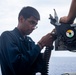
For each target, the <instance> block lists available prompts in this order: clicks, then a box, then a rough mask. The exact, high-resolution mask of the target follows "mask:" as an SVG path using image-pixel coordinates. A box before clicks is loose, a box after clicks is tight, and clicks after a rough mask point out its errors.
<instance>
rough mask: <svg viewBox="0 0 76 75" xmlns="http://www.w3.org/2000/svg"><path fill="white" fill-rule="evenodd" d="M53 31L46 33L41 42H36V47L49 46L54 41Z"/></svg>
mask: <svg viewBox="0 0 76 75" xmlns="http://www.w3.org/2000/svg"><path fill="white" fill-rule="evenodd" d="M52 33H54V30H53V31H52V32H51V33H48V34H47V35H45V36H43V37H42V38H41V40H40V41H39V42H38V45H39V46H40V47H41V48H43V47H44V46H51V45H52V44H53V41H54V37H53V34H52Z"/></svg>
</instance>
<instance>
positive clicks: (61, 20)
mask: <svg viewBox="0 0 76 75" xmlns="http://www.w3.org/2000/svg"><path fill="white" fill-rule="evenodd" d="M59 22H60V23H66V24H72V23H73V20H70V19H69V18H68V16H64V17H61V18H60V21H59Z"/></svg>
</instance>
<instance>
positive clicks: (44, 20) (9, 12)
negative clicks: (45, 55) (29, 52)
mask: <svg viewBox="0 0 76 75" xmlns="http://www.w3.org/2000/svg"><path fill="white" fill-rule="evenodd" d="M71 1H72V0H0V35H1V33H2V32H4V31H6V30H12V29H14V28H15V27H16V26H17V24H18V13H19V12H20V10H21V9H22V7H24V6H32V7H34V8H36V9H37V10H38V11H39V13H40V17H41V20H40V21H39V23H38V28H37V29H36V30H34V32H33V33H32V34H31V35H30V36H31V37H32V39H33V40H34V41H35V42H36V43H37V42H38V41H39V40H40V39H41V37H42V36H44V35H46V34H47V33H49V32H51V31H52V30H53V29H54V26H53V25H51V24H50V20H49V15H50V14H52V15H53V16H54V11H53V9H55V10H56V12H57V14H58V16H59V18H60V17H62V16H66V15H67V14H68V12H69V8H70V5H71ZM52 56H68V57H69V56H76V53H73V52H69V51H55V50H53V51H52Z"/></svg>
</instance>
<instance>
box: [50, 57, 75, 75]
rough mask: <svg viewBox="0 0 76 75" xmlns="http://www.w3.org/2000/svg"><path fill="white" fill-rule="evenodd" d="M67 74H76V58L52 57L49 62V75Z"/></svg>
mask: <svg viewBox="0 0 76 75" xmlns="http://www.w3.org/2000/svg"><path fill="white" fill-rule="evenodd" d="M65 72H70V73H73V72H74V73H76V57H52V58H51V59H50V62H49V75H61V74H63V73H65ZM74 75H76V74H74Z"/></svg>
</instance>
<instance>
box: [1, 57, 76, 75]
mask: <svg viewBox="0 0 76 75" xmlns="http://www.w3.org/2000/svg"><path fill="white" fill-rule="evenodd" d="M48 70H49V71H48V75H61V74H63V73H65V72H75V73H76V57H51V58H50V61H49V69H48ZM0 75H2V74H1V68H0ZM37 75H40V73H38V74H37ZM75 75H76V74H75Z"/></svg>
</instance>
